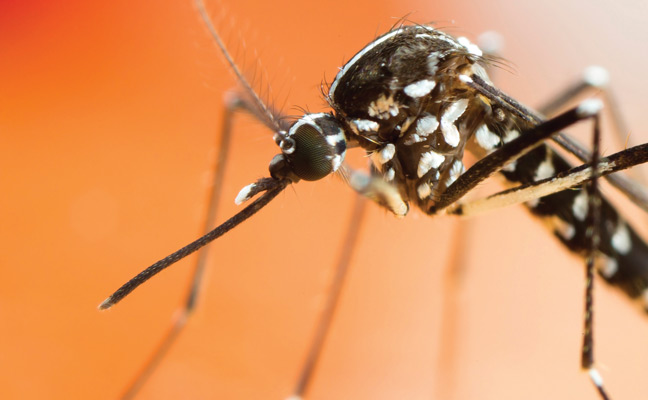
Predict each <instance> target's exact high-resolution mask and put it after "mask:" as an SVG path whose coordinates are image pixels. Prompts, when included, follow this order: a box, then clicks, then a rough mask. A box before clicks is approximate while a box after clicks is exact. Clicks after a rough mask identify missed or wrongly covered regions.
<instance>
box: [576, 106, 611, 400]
mask: <svg viewBox="0 0 648 400" xmlns="http://www.w3.org/2000/svg"><path fill="white" fill-rule="evenodd" d="M599 120H600V118H599V115H596V116H595V117H594V130H593V139H592V143H593V145H592V163H591V166H592V167H591V169H590V170H591V180H590V181H589V182H588V183H587V185H586V190H587V195H588V211H589V212H588V215H587V220H586V223H587V224H588V225H589V228H588V229H587V231H586V233H585V236H586V239H587V249H586V260H585V265H586V273H585V320H584V327H583V347H582V353H581V367H582V368H583V369H587V370H588V371H589V374H590V377H591V379H592V382H593V383H594V385H595V386H596V389H597V390H598V392H599V394H600V395H601V398H602V399H604V400H608V399H609V397H608V395H607V393H606V390H605V388H604V387H603V379H602V378H601V376H600V374H599V373H598V371H597V370H596V368H595V367H594V263H595V258H596V257H597V253H598V249H599V247H600V243H601V236H600V226H601V202H602V200H601V194H600V192H599V190H598V177H599V173H598V170H597V168H596V165H598V162H599V147H600V143H601V129H600V126H599V125H600V121H599Z"/></svg>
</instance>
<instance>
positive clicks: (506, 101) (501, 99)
mask: <svg viewBox="0 0 648 400" xmlns="http://www.w3.org/2000/svg"><path fill="white" fill-rule="evenodd" d="M466 78H467V80H466V83H467V84H468V85H469V86H471V87H472V88H473V89H475V90H477V91H478V92H480V93H481V94H482V95H484V96H486V97H487V98H488V99H489V100H491V101H492V102H494V103H495V104H497V105H499V106H501V107H502V108H504V109H506V110H507V111H509V112H511V113H513V114H515V115H516V116H518V117H519V118H521V119H523V120H524V121H527V122H529V123H532V124H540V123H542V122H543V118H542V117H541V116H540V115H538V114H537V113H536V112H534V111H532V110H530V109H528V108H526V107H524V106H523V105H522V104H520V103H518V102H517V101H516V100H515V99H513V98H511V97H509V96H507V95H506V94H505V93H502V92H501V91H500V90H499V89H497V88H496V87H493V86H492V85H490V84H489V83H488V82H486V81H484V80H483V79H481V78H480V77H478V76H475V75H472V76H470V77H466ZM567 91H568V92H574V90H567ZM576 94H578V92H577V93H576ZM610 96H611V95H610ZM559 97H561V96H559ZM562 97H564V96H562ZM608 97H609V96H608ZM608 103H610V101H608ZM547 109H548V108H547ZM619 114H620V113H618V112H616V111H614V109H613V116H614V118H615V120H616V121H617V122H616V124H617V129H621V127H622V125H619V122H618V121H621V118H620V117H619ZM615 115H616V116H615ZM620 132H623V131H620ZM551 139H552V140H553V141H554V142H556V143H557V144H558V145H560V146H561V147H562V148H563V149H565V150H566V151H567V152H569V153H571V154H573V155H575V156H576V157H577V158H578V159H580V160H581V161H582V162H584V163H587V162H589V161H590V160H591V158H592V155H591V154H590V153H589V151H587V150H586V149H585V148H583V146H581V145H580V144H578V143H577V142H576V141H575V140H573V139H571V138H570V137H569V136H567V135H565V134H563V133H561V132H557V133H555V134H554V135H553V136H552V138H551ZM605 179H606V180H607V181H608V182H610V184H611V185H612V186H614V187H616V188H617V189H618V190H619V191H620V192H621V193H623V194H624V195H625V196H626V197H628V199H630V200H631V201H632V202H633V203H635V204H636V205H637V206H638V207H640V208H642V209H643V210H645V211H646V212H648V192H647V191H646V190H645V188H643V187H642V186H640V185H638V184H636V183H634V182H632V181H631V180H629V179H628V178H627V177H625V176H623V175H621V174H614V175H607V176H606V177H605Z"/></svg>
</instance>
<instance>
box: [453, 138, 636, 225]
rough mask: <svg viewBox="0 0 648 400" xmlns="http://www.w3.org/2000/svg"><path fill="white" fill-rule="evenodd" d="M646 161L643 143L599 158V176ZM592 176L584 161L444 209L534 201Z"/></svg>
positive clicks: (462, 211) (472, 210)
mask: <svg viewBox="0 0 648 400" xmlns="http://www.w3.org/2000/svg"><path fill="white" fill-rule="evenodd" d="M646 162H648V145H645V144H644V145H639V146H635V147H631V148H629V149H626V150H623V151H620V152H618V153H615V154H612V155H610V156H608V157H603V158H601V159H599V162H598V166H597V168H596V171H597V174H599V176H605V175H608V174H611V173H614V172H617V171H620V170H623V169H627V168H630V167H633V166H635V165H638V164H643V163H646ZM591 179H592V178H591V167H590V165H587V164H584V165H581V166H578V167H575V168H572V169H570V170H568V171H565V172H561V173H559V174H558V175H556V176H553V177H551V178H546V179H542V180H538V181H536V182H533V183H530V184H525V185H520V186H516V187H514V188H511V189H507V190H504V191H501V192H498V193H495V194H492V195H490V196H488V197H485V198H482V199H477V200H473V201H470V202H467V203H461V202H458V203H454V204H451V205H450V206H448V207H447V208H446V209H445V210H444V211H445V212H446V213H447V214H455V215H462V216H466V217H468V216H474V215H477V214H480V213H483V212H486V211H490V210H495V209H498V208H502V207H507V206H511V205H514V204H519V203H524V202H530V201H534V200H536V199H539V198H541V197H544V196H548V195H550V194H552V193H556V192H559V191H562V190H566V189H569V188H573V187H575V186H578V185H580V184H582V183H584V182H587V181H589V180H591Z"/></svg>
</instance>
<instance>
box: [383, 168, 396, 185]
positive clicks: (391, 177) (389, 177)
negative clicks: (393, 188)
mask: <svg viewBox="0 0 648 400" xmlns="http://www.w3.org/2000/svg"><path fill="white" fill-rule="evenodd" d="M394 175H396V171H394V168H389V169H388V170H387V173H386V174H385V180H386V181H388V182H391V181H393V180H394Z"/></svg>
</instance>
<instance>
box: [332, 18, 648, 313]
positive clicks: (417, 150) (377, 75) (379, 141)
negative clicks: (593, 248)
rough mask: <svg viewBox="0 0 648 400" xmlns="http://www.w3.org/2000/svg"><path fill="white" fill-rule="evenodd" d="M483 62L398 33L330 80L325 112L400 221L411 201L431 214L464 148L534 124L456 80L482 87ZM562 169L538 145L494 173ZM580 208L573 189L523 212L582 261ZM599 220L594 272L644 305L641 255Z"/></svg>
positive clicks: (512, 178) (582, 200) (647, 261)
mask: <svg viewBox="0 0 648 400" xmlns="http://www.w3.org/2000/svg"><path fill="white" fill-rule="evenodd" d="M486 63H487V61H486V60H485V58H484V57H482V54H481V51H480V50H479V49H478V48H477V47H476V46H475V45H473V44H471V43H470V42H468V41H467V40H466V39H464V38H459V39H455V38H453V37H451V36H449V35H446V34H445V33H443V32H440V31H437V30H435V29H433V28H431V27H428V26H420V25H415V26H401V27H398V28H396V29H394V30H392V31H390V32H388V33H386V34H385V35H383V36H381V37H379V38H377V39H376V40H375V41H373V42H372V43H370V44H369V45H368V46H366V47H365V48H364V49H363V50H361V51H360V52H359V53H358V54H356V55H355V56H354V57H353V58H352V59H351V60H350V61H349V62H348V63H347V64H346V65H345V66H344V67H343V68H342V69H341V71H340V72H339V73H338V75H337V76H336V78H335V80H334V82H333V83H332V85H331V87H330V90H329V95H328V101H329V104H330V105H331V107H332V108H333V109H334V111H335V118H336V119H337V120H338V121H339V122H340V124H342V125H343V129H344V131H345V136H346V138H347V141H348V143H349V144H350V145H358V146H361V147H362V148H363V149H365V150H366V151H367V153H369V154H371V155H372V161H373V166H372V174H373V175H374V176H375V177H380V178H381V179H384V180H385V181H387V182H389V183H391V184H393V185H394V186H395V187H396V189H397V192H398V197H400V198H398V199H396V200H393V199H392V201H391V203H392V204H393V203H394V202H396V203H398V202H402V203H403V204H404V205H405V206H404V207H401V208H398V207H394V206H390V205H389V204H387V205H386V207H387V208H388V209H390V210H391V211H392V212H395V213H396V214H403V215H404V213H402V212H399V211H398V210H399V209H400V210H405V213H406V212H407V210H408V209H409V204H410V203H414V204H415V205H416V206H418V207H419V208H420V209H421V210H422V211H423V212H426V213H431V210H432V209H434V204H435V203H436V202H438V201H439V199H441V198H442V196H443V195H444V191H445V190H446V189H447V188H448V187H449V186H450V185H451V184H452V183H453V182H454V181H455V180H456V179H457V177H458V176H459V175H460V174H461V173H463V172H464V171H465V168H464V166H463V163H462V159H463V154H464V151H465V150H468V151H470V152H472V153H474V154H475V155H476V156H477V157H483V156H484V155H486V154H489V153H490V152H492V151H493V150H494V149H496V148H498V147H500V146H502V144H504V143H506V142H508V141H510V140H512V139H514V138H516V137H517V136H519V135H520V134H524V131H525V130H528V129H529V128H531V127H532V126H533V125H532V124H531V123H530V122H528V121H526V120H524V119H522V118H520V117H519V116H516V115H513V114H512V113H510V112H507V111H506V110H504V109H502V108H501V107H498V106H497V105H496V104H493V103H492V102H491V101H489V99H487V98H486V97H484V96H482V95H481V94H479V93H478V92H476V91H475V90H474V89H472V88H471V87H470V86H468V85H467V84H465V83H464V82H465V80H462V77H466V76H471V75H476V76H479V77H480V78H482V79H483V80H485V81H486V82H489V79H488V76H487V74H486V71H485V66H486ZM570 168H571V166H570V165H569V163H568V162H567V161H566V160H564V159H563V158H562V157H561V156H559V155H558V154H556V153H555V152H554V151H553V150H552V149H551V148H550V147H549V146H548V145H546V144H541V145H539V146H537V147H536V148H534V149H533V150H531V151H530V152H528V153H526V154H525V155H523V156H522V157H520V158H519V159H517V160H516V161H515V162H513V163H511V164H509V165H507V166H505V167H504V169H503V170H502V171H500V172H501V175H502V176H503V177H504V178H505V179H506V180H507V181H508V182H510V183H512V184H516V185H517V184H528V183H532V182H534V181H538V180H541V179H545V178H549V177H552V176H554V175H556V174H557V173H560V172H563V171H566V170H568V169H570ZM383 203H384V202H383ZM587 203H588V202H587V194H586V192H585V190H584V189H571V190H565V191H561V192H558V193H555V194H552V195H549V196H546V197H542V198H540V199H538V200H536V201H531V202H527V203H526V206H527V207H528V208H529V210H530V211H531V213H532V214H534V215H536V216H538V217H541V218H542V219H543V220H544V221H545V222H547V224H548V225H549V226H550V229H551V230H552V231H553V233H554V234H555V236H557V237H558V239H559V240H560V241H561V242H562V243H564V244H565V246H566V247H567V248H568V249H569V250H571V251H573V252H576V253H579V254H583V253H584V251H585V249H586V237H585V232H586V229H587V224H586V216H587V210H588V204H587ZM383 205H385V204H383ZM601 212H602V219H601V220H602V226H601V229H600V235H601V244H600V248H599V252H600V254H599V256H600V257H598V259H597V266H598V268H599V272H600V273H601V275H602V276H603V277H604V278H605V279H606V280H607V281H608V282H610V283H613V284H616V285H618V286H619V287H621V288H622V289H623V290H624V291H625V292H626V293H627V294H628V295H630V296H631V297H633V298H636V297H639V296H643V297H644V299H648V295H647V293H648V292H647V291H646V287H647V286H648V247H647V246H646V244H645V242H644V241H643V240H642V239H641V238H640V237H639V236H638V235H637V234H636V233H635V231H634V230H633V229H632V228H631V227H630V226H628V225H627V223H626V222H625V221H624V220H623V219H622V218H621V217H620V216H619V214H618V213H617V212H616V211H615V209H614V208H613V207H612V206H611V205H610V203H609V202H608V201H606V200H605V199H603V203H602V207H601ZM644 301H645V300H644ZM644 304H645V303H644Z"/></svg>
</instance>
